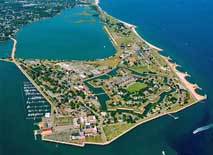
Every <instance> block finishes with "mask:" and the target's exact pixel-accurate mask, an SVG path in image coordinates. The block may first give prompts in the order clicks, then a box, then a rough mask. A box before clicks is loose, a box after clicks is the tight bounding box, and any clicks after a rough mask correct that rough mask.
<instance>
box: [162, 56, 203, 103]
mask: <svg viewBox="0 0 213 155" xmlns="http://www.w3.org/2000/svg"><path fill="white" fill-rule="evenodd" d="M160 56H161V58H163V59H164V60H165V61H166V63H167V64H168V66H169V67H170V68H171V69H172V71H173V72H174V73H175V74H176V75H177V77H178V78H179V80H180V81H181V83H182V84H183V85H184V86H185V88H187V89H188V91H189V92H190V93H191V94H192V95H193V97H194V98H195V99H196V100H197V101H200V100H203V99H206V98H207V95H204V96H202V95H200V94H198V93H197V92H196V89H197V88H200V87H199V86H198V85H197V84H192V83H190V82H189V81H188V80H187V79H186V77H188V76H190V75H189V74H188V73H187V72H185V73H182V72H180V71H179V70H177V68H176V67H178V66H180V65H178V64H176V63H172V62H170V61H169V60H171V58H170V57H165V56H163V55H161V54H160Z"/></svg>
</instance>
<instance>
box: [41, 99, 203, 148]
mask: <svg viewBox="0 0 213 155" xmlns="http://www.w3.org/2000/svg"><path fill="white" fill-rule="evenodd" d="M203 100H205V98H204V99H202V100H200V101H195V102H193V103H191V104H188V105H186V106H183V107H182V108H180V109H178V110H174V111H171V112H167V113H162V114H160V115H157V116H154V117H151V118H149V119H147V120H144V121H141V122H138V123H137V124H135V125H134V126H132V127H131V128H129V129H128V130H126V131H125V132H123V133H121V134H120V135H118V136H117V137H114V138H113V139H111V140H109V141H107V142H105V143H95V142H84V143H82V144H76V143H71V142H70V143H69V142H62V141H56V140H51V139H47V138H42V140H44V141H47V142H54V143H59V144H65V145H72V146H78V147H84V146H85V145H98V146H105V145H108V144H111V143H112V142H114V141H116V140H117V139H119V138H120V137H122V136H124V135H125V134H127V133H128V132H130V131H131V130H133V129H135V128H137V127H138V126H140V125H142V124H145V123H148V122H150V121H153V120H156V119H159V118H161V117H164V116H166V115H169V114H175V113H178V112H181V111H183V110H186V109H187V108H189V107H191V106H193V105H195V104H197V103H199V102H202V101H203Z"/></svg>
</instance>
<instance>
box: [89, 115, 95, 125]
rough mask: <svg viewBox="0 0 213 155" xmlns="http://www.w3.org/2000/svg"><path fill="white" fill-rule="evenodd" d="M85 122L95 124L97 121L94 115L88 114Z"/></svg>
mask: <svg viewBox="0 0 213 155" xmlns="http://www.w3.org/2000/svg"><path fill="white" fill-rule="evenodd" d="M87 122H88V123H91V124H95V123H96V122H97V120H96V118H95V116H88V117H87Z"/></svg>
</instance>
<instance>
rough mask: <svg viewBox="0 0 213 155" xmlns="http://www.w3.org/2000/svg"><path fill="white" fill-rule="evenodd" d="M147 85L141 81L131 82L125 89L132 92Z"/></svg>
mask: <svg viewBox="0 0 213 155" xmlns="http://www.w3.org/2000/svg"><path fill="white" fill-rule="evenodd" d="M146 87H147V85H146V84H144V83H141V82H134V83H132V84H130V85H129V86H128V87H127V91H128V92H130V93H133V92H138V91H140V90H141V89H144V88H146Z"/></svg>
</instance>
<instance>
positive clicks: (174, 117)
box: [168, 114, 179, 120]
mask: <svg viewBox="0 0 213 155" xmlns="http://www.w3.org/2000/svg"><path fill="white" fill-rule="evenodd" d="M168 116H170V117H172V118H173V119H175V120H177V119H179V117H176V116H174V115H172V114H168Z"/></svg>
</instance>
